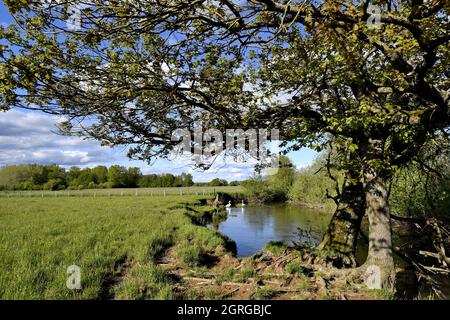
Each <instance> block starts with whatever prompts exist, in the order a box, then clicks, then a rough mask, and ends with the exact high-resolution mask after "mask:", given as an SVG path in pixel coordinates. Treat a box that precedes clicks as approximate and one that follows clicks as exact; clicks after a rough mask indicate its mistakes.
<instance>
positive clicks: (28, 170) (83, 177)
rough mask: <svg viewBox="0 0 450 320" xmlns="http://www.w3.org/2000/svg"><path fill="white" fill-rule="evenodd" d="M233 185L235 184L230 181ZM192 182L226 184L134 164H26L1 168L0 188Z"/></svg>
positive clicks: (27, 188) (167, 184)
mask: <svg viewBox="0 0 450 320" xmlns="http://www.w3.org/2000/svg"><path fill="white" fill-rule="evenodd" d="M230 184H232V185H236V184H237V183H236V182H234V183H230ZM193 185H204V186H226V185H228V182H227V181H226V180H222V179H218V178H216V179H213V180H212V181H210V182H205V183H197V184H194V181H193V178H192V175H191V174H189V173H182V174H181V175H173V174H171V173H165V174H148V175H144V174H142V173H141V170H140V169H139V168H136V167H131V168H125V167H123V166H119V165H113V166H111V167H109V168H107V167H106V166H97V167H94V168H84V169H81V168H79V167H75V166H74V167H71V168H70V169H69V170H66V169H64V168H62V167H59V166H58V165H38V164H25V165H13V166H6V167H3V168H0V190H63V189H66V188H68V189H94V188H136V187H142V188H151V187H189V186H193Z"/></svg>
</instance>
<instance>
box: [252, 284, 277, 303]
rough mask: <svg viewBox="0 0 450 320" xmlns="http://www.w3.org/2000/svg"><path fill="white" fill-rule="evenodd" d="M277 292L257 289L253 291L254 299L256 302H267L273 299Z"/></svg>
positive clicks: (268, 289)
mask: <svg viewBox="0 0 450 320" xmlns="http://www.w3.org/2000/svg"><path fill="white" fill-rule="evenodd" d="M277 294H278V292H277V291H276V290H274V289H271V288H261V287H259V288H257V289H256V291H255V298H256V299H258V300H267V299H272V298H274V297H275V296H276V295H277Z"/></svg>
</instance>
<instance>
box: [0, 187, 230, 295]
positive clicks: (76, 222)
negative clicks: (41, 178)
mask: <svg viewBox="0 0 450 320" xmlns="http://www.w3.org/2000/svg"><path fill="white" fill-rule="evenodd" d="M199 199H200V196H198V197H197V196H186V195H184V196H166V197H164V196H159V197H157V196H154V197H143V196H142V197H135V196H123V197H110V198H109V197H101V198H100V197H97V198H94V197H85V198H78V197H67V198H59V197H55V198H53V197H44V198H40V197H30V198H20V197H11V198H2V199H1V200H0V270H1V272H0V299H97V298H100V297H102V295H105V294H106V295H108V294H110V293H114V294H115V297H116V298H120V299H147V298H152V299H165V298H176V296H175V295H174V293H173V290H172V284H173V283H172V280H171V279H170V278H169V277H168V276H167V275H166V274H165V272H164V271H163V270H162V269H160V268H159V267H157V266H156V265H155V264H154V261H155V259H156V258H157V257H158V256H160V255H161V254H163V253H164V252H165V250H166V249H167V248H169V247H170V246H174V245H175V249H176V251H178V250H181V249H177V248H178V246H179V247H180V248H186V247H190V248H193V249H191V250H192V251H193V252H191V253H188V254H187V253H185V254H186V255H187V259H188V260H189V259H192V261H194V262H196V259H197V253H196V252H202V253H205V252H208V251H209V250H213V249H214V248H215V246H218V245H222V244H223V239H222V237H221V236H220V235H219V234H217V233H216V232H214V231H213V230H210V229H207V228H204V227H200V226H195V225H194V224H192V223H191V220H190V218H189V217H188V216H187V215H186V214H185V213H186V209H185V206H186V205H190V206H194V205H195V204H197V203H198V201H199ZM181 251H182V250H181ZM188 262H189V261H188ZM70 265H77V266H79V267H80V268H81V285H82V289H81V290H79V291H74V290H70V289H68V288H67V287H66V280H67V273H66V272H67V267H69V266H70Z"/></svg>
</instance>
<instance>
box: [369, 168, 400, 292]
mask: <svg viewBox="0 0 450 320" xmlns="http://www.w3.org/2000/svg"><path fill="white" fill-rule="evenodd" d="M380 171H381V172H380ZM388 179H389V175H388V174H387V173H385V172H383V170H378V171H377V170H375V169H373V168H368V169H365V170H364V187H365V194H366V205H367V209H366V212H367V215H368V218H369V251H368V256H367V260H366V262H365V263H364V266H363V269H364V270H365V275H364V280H365V282H366V285H367V286H368V287H369V288H370V289H381V288H390V289H392V288H393V286H394V281H395V268H394V259H393V251H392V231H391V218H390V208H389V199H388V191H387V189H386V181H388Z"/></svg>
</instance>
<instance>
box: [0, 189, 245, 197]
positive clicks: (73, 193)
mask: <svg viewBox="0 0 450 320" xmlns="http://www.w3.org/2000/svg"><path fill="white" fill-rule="evenodd" d="M215 192H226V193H229V194H242V193H243V192H244V189H243V188H242V187H240V186H219V187H210V186H204V187H198V186H193V187H167V188H113V189H83V190H59V191H48V190H43V191H40V190H35V191H0V197H2V198H3V197H5V198H12V197H22V198H33V197H38V198H42V197H44V198H48V197H52V198H58V197H59V198H67V197H117V196H138V197H140V196H146V197H151V196H153V197H160V196H164V195H166V196H170V195H172V196H174V195H177V196H213V195H214V193H215Z"/></svg>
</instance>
